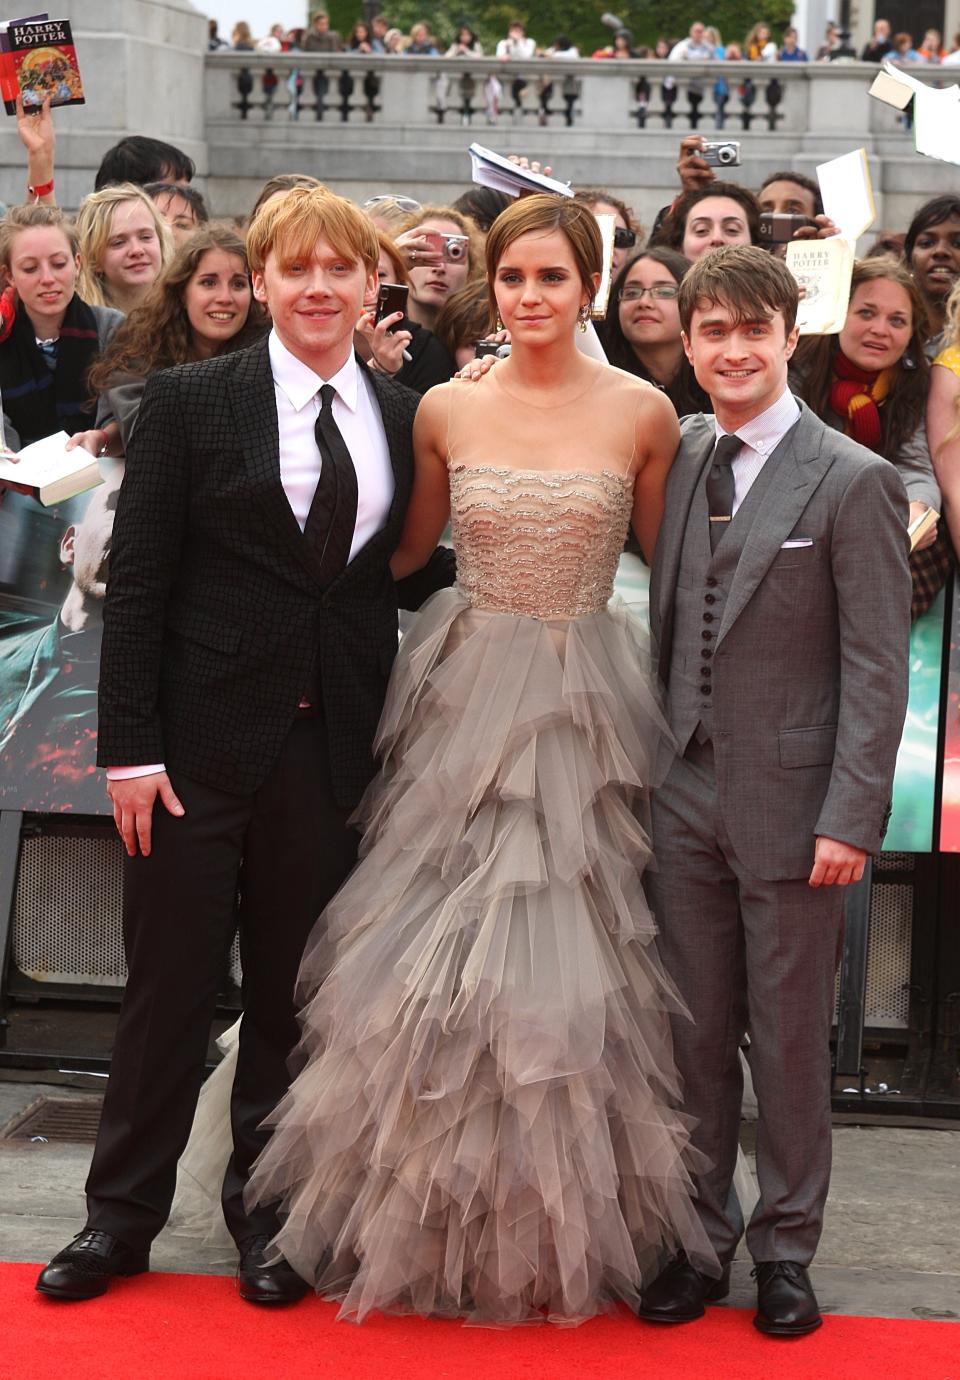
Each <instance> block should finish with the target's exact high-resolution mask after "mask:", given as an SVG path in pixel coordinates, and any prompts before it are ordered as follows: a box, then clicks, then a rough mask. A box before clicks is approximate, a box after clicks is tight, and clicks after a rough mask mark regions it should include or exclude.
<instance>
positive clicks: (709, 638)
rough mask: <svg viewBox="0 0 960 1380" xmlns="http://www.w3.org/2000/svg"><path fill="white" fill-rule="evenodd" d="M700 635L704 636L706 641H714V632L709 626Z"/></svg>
mask: <svg viewBox="0 0 960 1380" xmlns="http://www.w3.org/2000/svg"><path fill="white" fill-rule="evenodd" d="M700 636H701V637H702V638H703V640H704V642H712V641H713V633H712V632H711V631H710V629H709V628H704V630H703V632H702V633H701V634H700Z"/></svg>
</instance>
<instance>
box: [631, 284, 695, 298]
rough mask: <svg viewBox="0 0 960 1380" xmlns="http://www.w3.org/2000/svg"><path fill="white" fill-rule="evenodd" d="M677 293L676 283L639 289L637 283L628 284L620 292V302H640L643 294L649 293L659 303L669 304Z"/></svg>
mask: <svg viewBox="0 0 960 1380" xmlns="http://www.w3.org/2000/svg"><path fill="white" fill-rule="evenodd" d="M679 291H680V289H679V288H678V287H677V285H676V283H654V285H653V287H641V286H640V284H639V283H628V284H627V286H626V287H625V288H622V289H621V291H620V301H621V302H641V301H642V300H643V297H644V294H645V293H647V292H649V294H650V296H651V297H657V298H659V299H660V301H661V302H670V301H672V300H673V298H674V297H676V295H677V293H678V292H679Z"/></svg>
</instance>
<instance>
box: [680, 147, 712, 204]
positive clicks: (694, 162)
mask: <svg viewBox="0 0 960 1380" xmlns="http://www.w3.org/2000/svg"><path fill="white" fill-rule="evenodd" d="M705 143H706V140H705V139H704V137H703V135H702V134H688V135H687V136H686V137H685V138H683V139H681V140H680V157H679V158H678V159H677V176H678V177H679V179H680V185H681V187H682V188H683V190H684V191H685V192H697V191H699V190H700V188H701V187H709V186H710V184H711V183H713V182H716V180H717V178H716V174H715V172H714V170H713V168H712V167H711V166H710V164H709V163H708V162H707V161H706V159H705V158H703V157H702V156H701V155H702V151H703V146H704V144H705Z"/></svg>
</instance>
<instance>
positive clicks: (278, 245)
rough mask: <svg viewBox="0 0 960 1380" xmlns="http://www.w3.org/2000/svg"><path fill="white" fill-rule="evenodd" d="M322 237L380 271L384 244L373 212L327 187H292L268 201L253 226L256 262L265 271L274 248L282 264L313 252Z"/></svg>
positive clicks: (250, 244) (250, 246) (250, 242)
mask: <svg viewBox="0 0 960 1380" xmlns="http://www.w3.org/2000/svg"><path fill="white" fill-rule="evenodd" d="M321 237H322V238H324V239H326V240H328V241H329V242H330V244H331V245H332V246H333V248H334V249H335V250H336V252H337V253H338V254H342V255H343V257H344V258H345V259H347V260H349V262H350V263H358V262H359V263H362V264H363V266H364V268H366V270H367V272H368V273H375V272H376V270H377V261H378V259H379V258H380V245H379V244H378V242H377V232H376V230H375V229H374V228H373V224H372V223H371V221H370V219H369V217H368V216H366V215H364V213H363V212H362V211H361V210H360V208H359V206H355V205H354V204H353V202H352V201H348V200H347V199H346V197H342V196H337V195H336V194H335V193H334V192H330V191H328V190H327V189H326V187H292V188H291V189H290V191H288V192H285V193H284V194H283V196H278V197H274V199H273V200H272V201H267V202H264V204H263V205H262V206H261V207H260V210H259V211H258V212H257V214H256V215H255V216H254V218H253V223H252V225H251V226H250V229H249V230H248V231H247V257H248V258H249V260H250V267H251V268H252V269H253V270H254V271H255V272H257V273H262V272H263V266H264V264H265V263H266V261H267V258H268V257H269V255H270V253H271V251H272V252H273V253H274V254H275V255H276V257H277V260H278V262H279V263H280V264H281V266H285V265H287V264H290V263H292V262H293V260H294V259H296V258H298V257H299V256H301V255H304V256H307V257H309V256H311V255H312V254H313V252H314V248H315V246H316V243H317V240H319V239H320V238H321Z"/></svg>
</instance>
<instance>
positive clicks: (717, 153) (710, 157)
mask: <svg viewBox="0 0 960 1380" xmlns="http://www.w3.org/2000/svg"><path fill="white" fill-rule="evenodd" d="M700 157H701V158H702V159H703V161H704V162H705V163H709V164H710V166H711V168H739V166H740V145H739V143H738V142H737V140H736V139H718V140H716V141H714V142H710V141H709V140H707V139H705V140H704V141H703V148H702V149H701V150H700Z"/></svg>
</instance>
